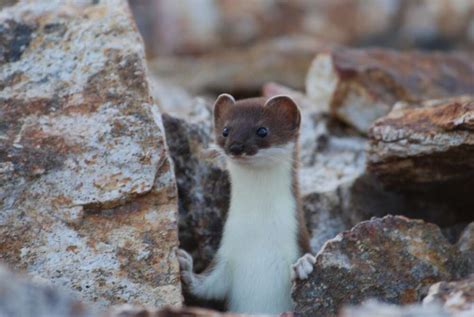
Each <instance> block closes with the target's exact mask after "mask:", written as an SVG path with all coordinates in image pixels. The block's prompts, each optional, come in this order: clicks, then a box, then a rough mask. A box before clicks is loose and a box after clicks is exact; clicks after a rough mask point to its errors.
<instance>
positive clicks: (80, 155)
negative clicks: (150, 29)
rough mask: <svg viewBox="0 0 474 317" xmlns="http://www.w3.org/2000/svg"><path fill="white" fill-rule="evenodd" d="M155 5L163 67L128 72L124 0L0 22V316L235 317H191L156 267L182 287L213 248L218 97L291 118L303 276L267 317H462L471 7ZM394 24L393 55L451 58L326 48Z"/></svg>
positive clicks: (134, 63)
mask: <svg viewBox="0 0 474 317" xmlns="http://www.w3.org/2000/svg"><path fill="white" fill-rule="evenodd" d="M13 2H16V1H7V2H5V3H0V5H2V6H3V5H5V6H8V5H12V3H13ZM139 2H141V1H137V2H136V3H135V4H132V8H133V10H134V12H135V13H137V12H138V11H140V10H143V6H142V7H140V5H139ZM173 3H174V2H173V1H157V2H155V4H153V5H151V6H152V8H154V9H153V10H155V9H156V10H157V12H158V13H156V12H155V14H158V17H160V18H162V19H160V18H157V21H159V23H158V22H153V23H152V25H154V23H158V24H159V25H160V26H161V27H163V25H171V26H173V27H171V28H170V30H175V31H176V30H179V32H180V33H179V34H180V37H176V36H170V35H169V34H163V33H160V32H157V33H156V34H158V35H156V34H155V33H153V34H154V36H155V37H156V36H158V37H157V38H158V39H159V41H158V43H156V44H155V45H156V47H155V49H156V50H157V51H158V52H167V53H170V52H174V53H176V52H178V53H179V54H177V55H173V56H166V57H163V56H161V57H158V58H156V59H151V60H148V61H147V60H146V59H145V50H144V43H143V41H142V38H141V37H140V34H139V31H138V29H137V27H136V25H135V22H134V19H133V17H132V14H131V10H130V9H129V7H128V5H127V3H126V2H125V1H124V0H101V1H51V2H43V1H32V0H25V1H20V3H18V4H16V5H15V6H11V7H6V8H5V9H3V10H2V11H1V12H0V261H1V265H2V266H0V316H53V317H54V316H58V317H59V316H91V317H92V316H94V317H96V316H108V317H118V316H121V317H138V316H141V317H142V316H159V317H168V316H169V317H179V316H195V317H205V316H216V317H217V316H222V317H224V316H225V317H236V315H233V314H231V313H220V312H217V311H214V310H211V309H209V308H189V307H182V304H183V303H184V304H190V303H192V304H193V305H203V304H204V303H201V302H199V301H197V302H196V301H193V300H194V299H191V298H188V297H187V296H185V297H183V295H182V291H181V284H180V280H179V267H178V263H177V261H176V257H175V253H174V251H175V249H176V248H177V247H178V246H181V247H182V248H184V249H186V250H187V251H189V252H190V253H191V254H192V255H193V258H194V259H195V267H196V269H197V270H198V271H199V270H202V269H204V268H205V267H206V266H207V264H208V263H209V262H210V260H211V259H212V257H213V255H214V253H215V251H216V249H217V247H218V245H219V241H220V237H221V234H222V226H223V223H224V221H225V216H226V210H227V205H228V198H229V193H230V184H229V179H228V176H227V174H226V172H225V166H224V162H222V161H220V160H219V159H216V158H215V156H214V155H213V152H212V144H213V136H212V120H211V118H212V110H211V107H212V102H213V100H214V98H215V96H216V94H218V93H221V92H228V93H232V94H234V95H235V96H236V97H238V98H239V97H246V96H254V95H263V96H267V97H270V96H274V95H277V94H287V95H290V96H291V97H293V99H294V100H295V101H296V102H297V103H298V104H299V106H300V108H301V112H302V127H301V137H300V144H301V151H300V160H301V168H300V170H299V180H300V187H301V193H302V198H303V207H304V211H305V215H306V220H307V225H308V229H309V230H310V233H311V247H312V249H313V252H314V254H316V265H315V270H314V271H313V273H312V274H311V276H310V277H309V279H307V280H305V281H299V282H297V283H295V285H294V287H293V294H292V296H293V300H294V302H295V311H294V312H288V313H285V314H284V316H288V317H289V316H343V317H349V316H351V317H359V316H368V317H371V316H374V317H375V316H394V317H395V316H462V317H468V316H474V275H473V274H474V222H473V221H474V212H473V210H474V196H473V195H472V188H473V186H474V57H473V55H472V52H471V51H469V49H470V48H471V47H472V45H473V43H474V40H473V39H472V38H470V37H469V36H471V35H469V34H470V33H469V32H467V31H465V30H467V29H468V28H469V25H474V6H473V5H472V2H471V1H469V0H468V1H443V0H439V1H418V2H416V3H417V4H416V5H415V4H414V3H415V2H413V1H396V0H393V1H374V2H372V1H369V2H367V3H371V4H372V5H376V6H377V8H378V9H377V10H376V12H378V14H377V15H374V14H373V12H375V11H374V9H373V8H372V9H370V10H369V9H368V7H366V5H367V4H365V5H364V4H363V3H364V2H363V1H334V2H327V3H326V4H323V3H324V2H318V4H317V5H316V6H314V5H312V4H311V3H312V2H311V1H303V0H301V1H294V2H291V4H290V3H288V4H286V5H283V4H279V5H276V4H275V3H276V2H275V3H274V2H266V1H262V2H255V3H254V4H250V3H249V4H247V5H246V6H245V5H243V4H241V3H240V2H232V1H229V2H227V1H222V2H218V3H219V5H215V3H214V2H212V1H207V0H205V1H201V7H200V10H201V11H199V12H201V13H202V12H204V13H205V14H204V15H203V16H202V17H194V18H192V19H191V18H189V16H193V14H195V13H193V12H194V11H193V8H194V9H196V7H195V5H194V4H193V1H184V0H183V2H182V5H183V6H184V7H187V8H188V10H182V7H181V8H178V7H176V6H175V5H174V4H173ZM238 3H240V4H238ZM257 3H260V4H257ZM264 3H265V4H264ZM423 4H424V5H425V7H423V6H422V5H423ZM155 5H156V6H157V7H154V6H155ZM347 6H349V7H350V8H351V10H352V11H351V12H353V13H354V14H350V15H347V14H344V12H346V11H344V10H342V9H341V8H342V7H344V8H346V7H347ZM418 6H419V7H418ZM369 7H370V6H369ZM426 7H428V8H429V10H428V9H426ZM158 9H159V10H158ZM270 9H271V10H270ZM242 10H243V11H242ZM269 10H270V11H269ZM423 10H424V11H423ZM150 11H151V9H150ZM241 11H242V12H246V13H247V14H246V19H243V18H242V16H241V15H236V14H235V12H241ZM183 12H184V13H183ZM267 12H272V15H271V16H270V17H268V18H266V15H264V14H263V13H267ZM427 12H429V13H427ZM148 13H149V12H148ZM290 13H291V14H290ZM346 13H347V12H346ZM142 14H143V15H144V16H146V14H145V13H144V12H142ZM150 14H151V13H150ZM160 14H161V15H160ZM183 14H184V15H185V17H187V18H188V19H189V21H188V22H190V23H187V24H186V23H184V24H180V23H182V21H183V19H184V18H183V16H182V15H183ZM164 15H165V16H164ZM420 16H421V17H423V20H424V23H425V24H423V25H421V24H419V23H421V22H420V21H419V20H420ZM165 17H166V18H165ZM281 17H285V19H287V21H286V22H293V23H280V24H275V23H274V21H278V19H280V18H281ZM315 17H318V18H315ZM328 17H330V18H328ZM452 17H455V18H452ZM272 19H273V20H272ZM318 19H319V20H318ZM341 19H342V20H341ZM354 19H355V20H354ZM316 20H317V21H320V23H319V24H318V25H315V24H312V23H311V21H313V22H314V21H316ZM335 20H341V21H344V23H337V24H334V22H333V21H335ZM180 21H181V22H180ZM219 21H220V22H219ZM272 21H273V22H272ZM321 21H323V22H321ZM324 21H325V22H324ZM145 22H146V21H145ZM178 22H179V23H178ZM191 22H192V23H191ZM138 23H139V25H140V23H143V21H141V20H138ZM222 25H227V26H228V28H224V27H222ZM274 25H277V26H275V27H270V26H274ZM289 25H292V26H293V27H292V28H291V29H290V28H288V26H289ZM353 25H359V26H360V27H359V28H357V29H355V28H351V26H353ZM230 26H232V27H230ZM249 27H250V29H248V28H249ZM202 28H204V29H202ZM246 28H247V29H246ZM394 28H395V29H397V30H398V32H395V34H397V36H395V37H392V38H390V43H392V44H394V45H391V46H392V47H393V46H395V47H412V46H416V45H415V44H416V43H419V42H420V41H421V42H422V43H425V44H426V43H428V42H429V41H428V40H429V39H431V40H433V39H436V40H437V41H439V40H440V39H449V41H446V42H443V43H445V45H448V46H449V47H450V48H452V47H456V48H462V50H459V49H458V50H455V51H451V52H448V53H439V52H430V51H423V52H420V51H400V50H393V49H386V48H377V49H367V48H358V49H354V48H347V47H344V46H345V45H358V44H361V43H364V42H369V43H378V44H379V45H383V44H387V43H384V42H383V41H382V42H381V40H380V38H381V37H383V36H384V34H389V33H390V32H393V29H394ZM420 29H421V30H424V31H425V33H423V32H421V31H420ZM203 30H204V31H205V32H204V31H203ZM239 30H240V31H239ZM242 30H245V32H244V31H242ZM414 30H418V31H420V32H414ZM430 30H431V32H430ZM433 30H435V31H433ZM303 31H304V32H303ZM173 32H174V31H173ZM272 32H276V33H272ZM244 33H245V34H246V36H247V37H245V36H244V35H243V34H244ZM203 34H207V35H206V36H205V35H203ZM275 34H278V35H280V34H283V35H284V36H281V37H280V36H279V37H275ZM390 34H392V33H390ZM427 34H428V35H430V36H431V37H429V36H428V39H427V37H426V36H427ZM171 35H173V34H171ZM148 36H151V35H150V34H148V35H147V34H146V33H145V34H144V37H145V40H147V37H148ZM257 40H258V41H257ZM427 41H428V42H427ZM437 43H438V42H437ZM457 43H461V44H459V45H458V44H457ZM224 44H225V45H229V46H230V47H232V49H231V50H224V49H222V47H224ZM425 48H426V47H425ZM148 49H150V45H148ZM13 272H15V273H13ZM123 304H126V305H125V306H124V305H123ZM104 314H105V315H104ZM239 316H243V315H239Z"/></svg>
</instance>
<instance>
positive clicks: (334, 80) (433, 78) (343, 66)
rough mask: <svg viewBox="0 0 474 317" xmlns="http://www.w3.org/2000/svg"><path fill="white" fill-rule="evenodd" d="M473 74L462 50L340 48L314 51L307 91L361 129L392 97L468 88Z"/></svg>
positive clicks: (417, 97)
mask: <svg viewBox="0 0 474 317" xmlns="http://www.w3.org/2000/svg"><path fill="white" fill-rule="evenodd" d="M472 78H474V61H473V59H472V58H471V57H469V56H468V55H467V54H466V55H461V54H446V53H422V52H416V51H413V52H396V51H392V50H386V49H358V50H356V49H339V50H334V51H333V52H330V53H320V54H318V55H317V56H316V58H315V59H314V60H313V62H312V64H311V68H310V69H309V71H308V74H307V77H306V93H307V94H308V96H309V97H310V98H311V99H312V100H314V101H315V102H316V103H317V104H319V105H320V107H321V108H322V109H323V110H327V111H330V112H331V113H332V115H334V116H336V117H337V118H339V119H340V120H343V121H344V122H346V123H348V124H350V125H352V126H353V127H355V128H356V129H358V130H359V131H361V132H364V133H365V132H367V131H368V129H369V127H370V126H371V124H372V123H373V121H375V120H376V119H378V118H380V117H382V116H384V115H386V114H387V113H388V112H389V111H390V110H391V108H392V106H393V105H394V104H395V102H397V101H399V100H403V101H408V102H418V101H422V100H426V99H436V98H446V97H452V96H457V95H461V94H470V93H472V92H473V91H474V81H473V80H472Z"/></svg>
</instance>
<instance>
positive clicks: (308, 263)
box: [291, 253, 316, 281]
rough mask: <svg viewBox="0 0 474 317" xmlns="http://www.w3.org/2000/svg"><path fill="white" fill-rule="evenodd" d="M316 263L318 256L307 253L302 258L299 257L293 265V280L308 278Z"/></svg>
mask: <svg viewBox="0 0 474 317" xmlns="http://www.w3.org/2000/svg"><path fill="white" fill-rule="evenodd" d="M315 263H316V258H315V257H314V256H313V255H312V254H310V253H306V254H305V255H303V256H302V257H301V258H299V259H298V260H297V261H296V263H295V264H293V265H292V266H291V280H292V281H294V280H296V279H300V280H305V279H307V278H308V276H309V274H311V272H313V266H314V264H315Z"/></svg>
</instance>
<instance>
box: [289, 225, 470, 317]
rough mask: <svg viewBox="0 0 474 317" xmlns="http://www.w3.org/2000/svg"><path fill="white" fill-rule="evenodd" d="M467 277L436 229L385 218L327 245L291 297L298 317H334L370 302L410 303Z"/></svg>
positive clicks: (464, 268)
mask: <svg viewBox="0 0 474 317" xmlns="http://www.w3.org/2000/svg"><path fill="white" fill-rule="evenodd" d="M466 273H467V267H466V263H465V261H463V260H462V258H461V257H460V253H459V251H458V250H457V249H456V248H455V247H454V246H452V245H451V244H449V243H448V241H447V240H446V239H445V238H444V237H443V236H442V234H441V231H440V230H439V228H438V227H437V226H435V225H433V224H428V223H425V222H423V221H421V220H410V219H408V218H405V217H402V216H385V217H383V218H374V219H372V220H370V221H365V222H362V223H360V224H358V225H356V226H355V227H354V228H352V229H351V230H350V231H346V232H343V233H340V234H338V235H337V236H336V238H334V239H332V240H328V241H327V242H326V243H325V244H324V246H323V248H322V249H321V250H320V251H319V252H318V254H317V256H316V264H315V269H314V271H313V273H312V274H311V275H310V277H309V278H308V279H307V280H304V281H298V282H297V283H296V285H295V287H294V290H293V293H292V295H293V299H294V301H295V303H296V308H295V311H296V313H297V314H300V315H301V316H335V315H336V314H337V312H338V311H339V309H341V308H342V306H344V305H349V304H350V305H356V304H359V303H361V302H362V301H364V300H366V299H369V298H375V299H378V300H381V301H384V302H388V303H393V304H409V303H414V302H417V301H420V300H421V299H422V298H423V296H424V295H425V294H426V291H427V288H428V287H429V286H430V285H431V284H433V283H435V282H437V281H441V280H452V279H456V278H459V277H462V276H463V275H465V274H466Z"/></svg>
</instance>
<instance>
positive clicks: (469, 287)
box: [423, 275, 474, 317]
mask: <svg viewBox="0 0 474 317" xmlns="http://www.w3.org/2000/svg"><path fill="white" fill-rule="evenodd" d="M430 304H439V305H443V308H444V309H445V311H447V312H450V313H452V314H453V315H455V316H459V317H461V316H463V317H469V316H474V275H471V276H470V277H468V278H466V279H464V280H460V281H455V282H439V283H436V284H434V285H432V286H431V287H430V290H429V292H428V295H427V296H426V297H425V298H424V299H423V305H430Z"/></svg>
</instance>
